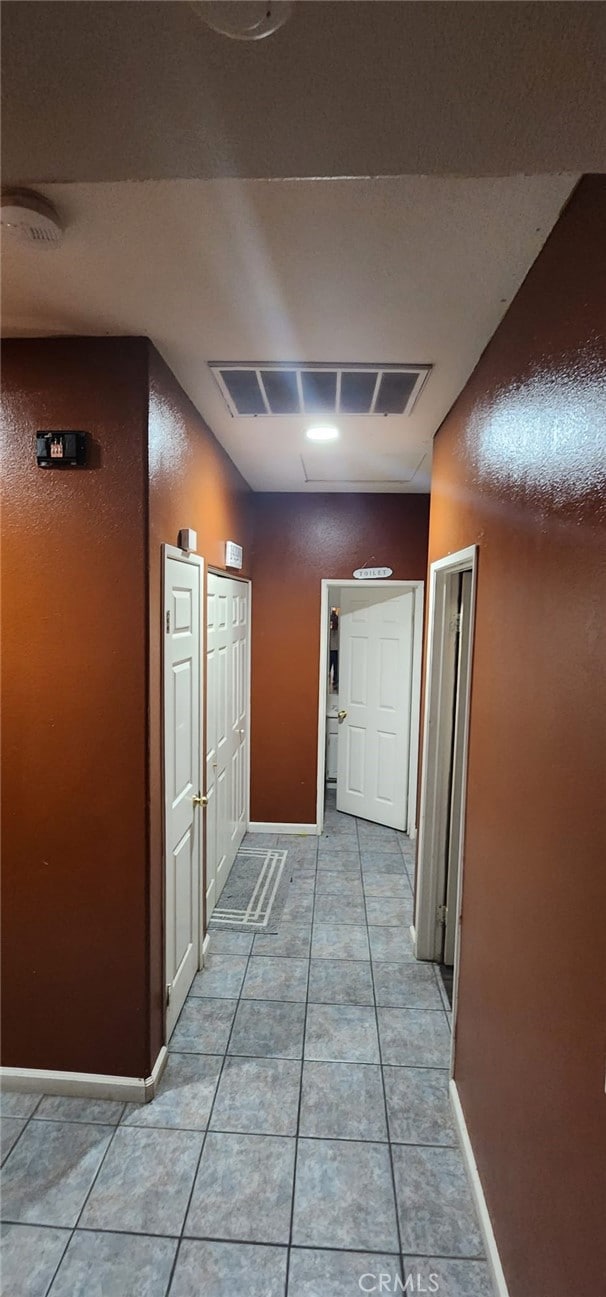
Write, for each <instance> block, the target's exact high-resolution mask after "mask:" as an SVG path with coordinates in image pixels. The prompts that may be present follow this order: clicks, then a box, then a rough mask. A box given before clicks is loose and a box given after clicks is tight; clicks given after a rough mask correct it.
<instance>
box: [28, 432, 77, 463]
mask: <svg viewBox="0 0 606 1297" xmlns="http://www.w3.org/2000/svg"><path fill="white" fill-rule="evenodd" d="M36 461H37V464H38V467H39V468H83V467H84V465H85V464H86V433H85V432H37V433H36Z"/></svg>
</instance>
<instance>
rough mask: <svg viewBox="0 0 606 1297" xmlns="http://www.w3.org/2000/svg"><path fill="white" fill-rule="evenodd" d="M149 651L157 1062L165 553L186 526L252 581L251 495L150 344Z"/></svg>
mask: <svg viewBox="0 0 606 1297" xmlns="http://www.w3.org/2000/svg"><path fill="white" fill-rule="evenodd" d="M149 355H150V397H149V481H150V487H149V644H150V678H149V686H150V703H149V709H150V711H149V715H150V751H149V759H150V792H151V799H150V816H151V819H150V853H151V855H150V868H151V872H150V925H151V927H150V931H151V942H150V977H151V1044H152V1051H151V1057H152V1060H153V1059H155V1058H156V1057H157V1054H158V1050H159V1048H160V1045H161V1044H162V1026H163V1015H164V995H163V991H164V938H163V930H162V898H163V888H164V874H163V864H162V850H163V843H162V749H161V719H162V717H161V697H162V688H161V664H162V657H161V648H162V643H161V621H162V618H161V578H162V564H161V546H162V544H164V543H167V544H169V545H176V544H177V534H178V532H179V529H180V528H181V527H193V528H194V529H195V530H196V531H197V532H198V553H199V554H201V555H202V556H203V557H204V558H205V560H206V563H207V564H210V565H211V566H213V567H216V568H222V569H223V568H224V566H225V565H224V555H225V550H224V543H225V541H226V540H235V541H237V542H238V543H239V544H241V545H243V547H244V560H245V564H246V565H247V566H245V568H244V569H243V571H242V575H243V576H247V575H249V559H250V551H251V533H250V506H249V501H250V492H249V488H248V486H247V484H246V482H245V481H244V479H243V478H242V477H241V476H240V474H239V473H238V471H237V469H236V468H235V467H234V465H233V463H232V461H231V460H230V458H229V456H228V455H227V454H226V452H225V451H224V450H223V449H222V447H221V446H220V445H219V443H218V442H217V441H216V440H215V438H214V437H213V435H212V433H211V432H209V430H208V428H207V427H206V425H205V423H204V422H203V420H202V419H201V417H200V415H199V414H198V412H197V410H196V409H195V407H194V406H193V405H192V404H191V401H189V400H188V398H187V397H186V395H185V393H184V391H183V389H182V388H181V387H180V385H179V383H178V382H177V380H176V378H175V377H174V375H173V374H172V373H171V371H170V369H169V368H168V366H167V365H165V363H164V361H163V360H162V359H161V358H160V356H159V355H158V353H157V352H156V351H155V350H154V348H153V347H152V346H151V344H150V348H149Z"/></svg>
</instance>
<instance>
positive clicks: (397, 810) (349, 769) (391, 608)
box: [337, 589, 414, 829]
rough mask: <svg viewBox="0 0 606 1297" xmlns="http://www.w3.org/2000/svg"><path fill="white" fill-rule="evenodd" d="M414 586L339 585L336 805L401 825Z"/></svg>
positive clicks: (405, 787) (405, 781)
mask: <svg viewBox="0 0 606 1297" xmlns="http://www.w3.org/2000/svg"><path fill="white" fill-rule="evenodd" d="M413 627H414V593H413V592H412V591H405V592H404V593H397V594H396V592H395V591H394V592H393V593H392V592H391V591H389V590H385V589H381V590H369V589H360V590H348V589H344V590H342V592H341V620H340V642H339V648H340V671H339V676H340V689H339V705H340V707H341V708H342V709H343V710H344V711H345V712H346V716H345V718H344V720H342V722H341V723H340V725H339V738H338V763H337V807H338V809H339V810H340V811H347V812H349V813H350V814H353V815H358V816H361V817H362V818H363V819H368V820H374V821H375V822H376V823H378V824H386V825H390V826H391V827H393V828H397V829H404V828H405V826H406V823H407V815H408V770H409V753H410V711H411V686H412V640H413Z"/></svg>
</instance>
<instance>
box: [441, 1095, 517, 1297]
mask: <svg viewBox="0 0 606 1297" xmlns="http://www.w3.org/2000/svg"><path fill="white" fill-rule="evenodd" d="M450 1102H451V1105H452V1111H453V1115H454V1120H455V1125H456V1128H457V1132H458V1135H459V1139H460V1141H461V1150H462V1153H463V1157H464V1159H465V1165H466V1167H467V1174H468V1176H469V1180H470V1183H471V1192H472V1195H473V1200H474V1203H475V1206H476V1211H477V1213H478V1219H479V1222H480V1230H481V1232H482V1238H483V1239H484V1247H485V1249H486V1259H487V1261H488V1265H489V1267H490V1271H491V1274H492V1282H493V1284H494V1290H495V1297H509V1292H508V1289H507V1281H506V1279H505V1275H504V1274H503V1267H502V1265H501V1258H500V1256H499V1252H498V1248H497V1242H496V1239H495V1236H494V1230H493V1228H492V1221H491V1219H490V1215H489V1213H488V1207H487V1205H486V1199H485V1197H484V1190H483V1188H482V1181H481V1180H480V1175H479V1172H478V1168H477V1166H476V1159H475V1157H474V1155H473V1148H472V1146H471V1140H470V1138H469V1131H468V1129H467V1122H466V1121H465V1117H464V1115H463V1109H462V1107H461V1100H460V1099H459V1092H458V1090H457V1085H456V1081H454V1080H452V1078H451V1081H450Z"/></svg>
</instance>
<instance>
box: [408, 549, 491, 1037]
mask: <svg viewBox="0 0 606 1297" xmlns="http://www.w3.org/2000/svg"><path fill="white" fill-rule="evenodd" d="M476 563H477V547H476V546H471V547H470V548H469V549H466V550H461V551H459V552H458V553H457V554H452V555H450V556H449V557H448V558H445V559H440V560H439V561H438V562H436V563H432V565H431V568H430V587H429V612H428V630H427V675H426V680H427V685H426V691H425V716H424V734H423V759H422V767H421V810H420V818H419V851H418V871H417V887H416V913H415V933H414V936H415V954H416V956H417V959H427V960H433V961H434V962H435V963H437V964H439V966H440V973H441V976H442V980H443V983H444V988H445V990H446V994H447V996H448V998H449V1000H450V1003H451V1006H452V1008H453V1013H454V1012H455V1010H456V986H457V975H458V963H459V947H460V924H461V895H462V872H463V835H464V823H465V789H466V777H467V742H468V733H469V701H470V686H471V664H472V652H473V620H474V605H475V585H476ZM453 1039H454V1032H453Z"/></svg>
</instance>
